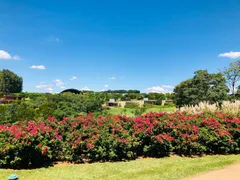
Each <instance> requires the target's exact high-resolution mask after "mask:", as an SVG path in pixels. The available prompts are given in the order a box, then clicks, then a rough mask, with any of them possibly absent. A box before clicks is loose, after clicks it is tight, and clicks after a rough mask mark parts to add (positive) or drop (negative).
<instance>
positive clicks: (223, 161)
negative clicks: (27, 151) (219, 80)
mask: <svg viewBox="0 0 240 180" xmlns="http://www.w3.org/2000/svg"><path fill="white" fill-rule="evenodd" d="M233 163H240V155H228V156H206V157H202V158H181V157H169V158H162V159H150V158H148V159H139V160H135V161H130V162H117V163H94V164H80V165H64V166H63V165H62V166H57V167H50V168H41V169H35V170H15V171H14V170H3V169H0V179H1V180H7V177H8V175H10V174H12V173H16V174H18V176H19V179H20V180H21V179H22V180H43V179H44V180H81V179H84V180H92V179H100V180H101V179H103V180H118V179H119V180H124V179H135V180H139V179H141V180H147V179H149V180H157V179H169V180H174V179H176V180H178V179H184V178H186V177H189V176H193V175H197V174H199V173H203V172H206V171H209V170H213V169H217V168H222V167H224V166H227V165H230V164H233Z"/></svg>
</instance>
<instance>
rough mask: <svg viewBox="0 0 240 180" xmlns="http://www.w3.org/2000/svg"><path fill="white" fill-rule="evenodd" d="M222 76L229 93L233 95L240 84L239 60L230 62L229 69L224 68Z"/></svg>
mask: <svg viewBox="0 0 240 180" xmlns="http://www.w3.org/2000/svg"><path fill="white" fill-rule="evenodd" d="M223 74H224V76H225V78H226V80H227V83H228V86H229V89H230V90H231V93H232V94H233V95H235V94H236V92H237V87H238V85H239V84H240V60H238V61H235V62H232V63H231V64H230V65H229V67H225V69H224V71H223Z"/></svg>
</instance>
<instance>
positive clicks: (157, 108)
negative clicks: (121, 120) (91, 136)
mask: <svg viewBox="0 0 240 180" xmlns="http://www.w3.org/2000/svg"><path fill="white" fill-rule="evenodd" d="M124 109H125V110H126V111H125V112H124V111H123V110H124ZM174 110H175V108H174V107H170V108H166V107H160V106H155V107H152V108H147V110H146V113H147V112H173V111H174ZM134 111H135V109H130V108H118V107H114V108H111V109H110V110H108V112H109V113H110V114H113V115H117V114H123V115H126V116H131V117H132V116H134Z"/></svg>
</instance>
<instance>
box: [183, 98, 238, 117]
mask: <svg viewBox="0 0 240 180" xmlns="http://www.w3.org/2000/svg"><path fill="white" fill-rule="evenodd" d="M179 111H180V112H186V113H189V114H198V113H203V112H217V111H223V112H224V113H231V114H235V115H237V114H239V113H240V100H235V101H233V102H231V101H223V102H222V104H221V105H220V104H219V103H214V104H210V103H209V102H200V103H199V104H197V105H185V106H183V107H181V108H180V109H179Z"/></svg>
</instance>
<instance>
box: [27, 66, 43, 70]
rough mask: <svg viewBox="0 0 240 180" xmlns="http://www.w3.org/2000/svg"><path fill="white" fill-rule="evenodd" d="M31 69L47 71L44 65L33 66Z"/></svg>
mask: <svg viewBox="0 0 240 180" xmlns="http://www.w3.org/2000/svg"><path fill="white" fill-rule="evenodd" d="M30 68H31V69H40V70H45V69H46V68H45V66H44V65H32V66H31V67H30Z"/></svg>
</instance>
